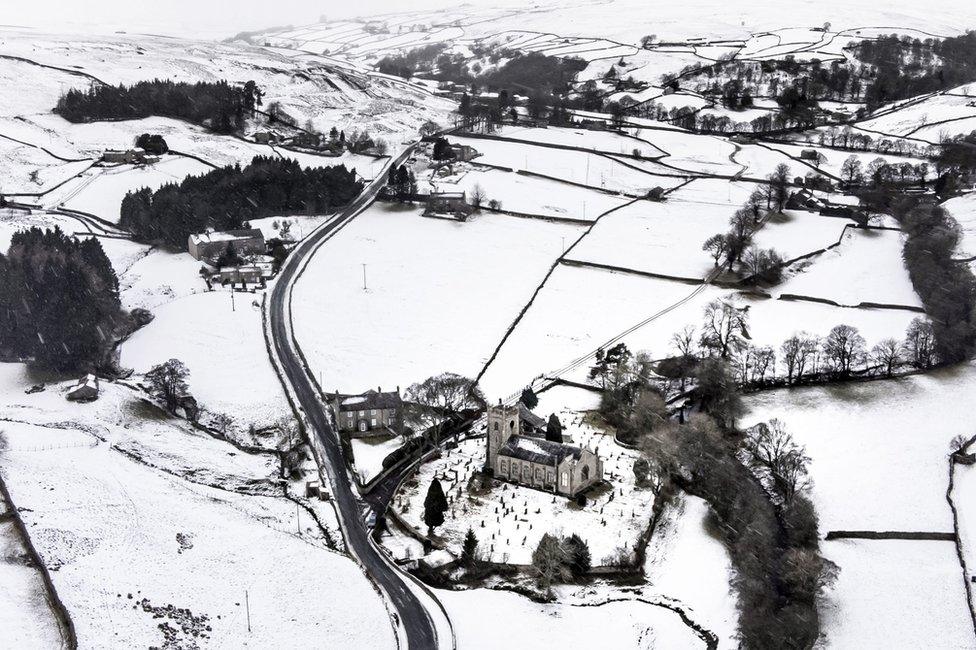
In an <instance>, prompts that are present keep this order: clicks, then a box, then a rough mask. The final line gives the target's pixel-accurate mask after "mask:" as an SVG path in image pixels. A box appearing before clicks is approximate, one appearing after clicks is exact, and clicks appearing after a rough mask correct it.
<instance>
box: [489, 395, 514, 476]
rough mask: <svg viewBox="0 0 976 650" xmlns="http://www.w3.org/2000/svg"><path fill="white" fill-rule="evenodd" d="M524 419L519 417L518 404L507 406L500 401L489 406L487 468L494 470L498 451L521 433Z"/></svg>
mask: <svg viewBox="0 0 976 650" xmlns="http://www.w3.org/2000/svg"><path fill="white" fill-rule="evenodd" d="M521 433H522V421H521V418H520V417H519V407H518V404H516V405H514V406H505V405H503V404H502V403H501V400H499V402H498V406H489V407H488V435H487V436H485V439H486V440H487V444H488V449H487V450H486V453H485V469H487V470H490V471H494V469H495V458H496V457H497V456H498V451H499V450H500V449H501V448H502V447H503V446H504V445H505V443H506V442H508V439H509V438H511V437H512V436H517V435H521Z"/></svg>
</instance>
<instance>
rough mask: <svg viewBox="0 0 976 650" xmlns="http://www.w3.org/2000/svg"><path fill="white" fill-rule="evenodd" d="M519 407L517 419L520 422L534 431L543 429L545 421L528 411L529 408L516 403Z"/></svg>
mask: <svg viewBox="0 0 976 650" xmlns="http://www.w3.org/2000/svg"><path fill="white" fill-rule="evenodd" d="M518 407H519V417H520V418H522V421H523V422H525V423H526V424H528V425H529V426H531V427H533V428H535V429H545V428H546V421H545V420H544V419H542V418H540V417H539V416H538V415H536V414H535V413H533V412H532V411H530V410H529V408H528V407H527V406H526V405H525V404H523V403H522V402H519V403H518Z"/></svg>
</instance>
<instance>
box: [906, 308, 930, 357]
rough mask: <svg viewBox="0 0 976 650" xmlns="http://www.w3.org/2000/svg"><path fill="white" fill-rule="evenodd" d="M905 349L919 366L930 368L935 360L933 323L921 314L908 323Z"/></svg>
mask: <svg viewBox="0 0 976 650" xmlns="http://www.w3.org/2000/svg"><path fill="white" fill-rule="evenodd" d="M905 349H906V351H907V352H908V357H909V360H910V361H911V362H912V363H913V364H915V366H916V367H917V368H930V367H931V366H932V364H933V363H934V362H935V332H934V330H933V329H932V323H931V322H930V321H928V320H927V319H925V318H922V317H921V316H918V317H916V318H915V319H913V320H912V322H911V323H909V325H908V330H907V332H906V333H905Z"/></svg>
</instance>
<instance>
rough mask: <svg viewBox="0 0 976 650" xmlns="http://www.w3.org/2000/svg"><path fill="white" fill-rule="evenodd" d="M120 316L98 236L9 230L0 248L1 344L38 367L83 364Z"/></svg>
mask: <svg viewBox="0 0 976 650" xmlns="http://www.w3.org/2000/svg"><path fill="white" fill-rule="evenodd" d="M122 320H123V313H122V310H121V307H120V303H119V283H118V279H117V278H116V276H115V271H114V270H113V269H112V264H111V263H110V262H109V260H108V257H106V256H105V252H104V251H103V250H102V245H101V244H100V243H99V242H98V240H97V239H94V238H90V239H85V240H82V241H78V240H77V239H75V238H74V237H69V236H67V235H65V234H64V233H63V232H61V230H60V229H58V228H55V229H54V230H41V229H40V228H31V229H30V230H26V231H21V232H18V233H16V234H14V236H13V239H12V240H11V243H10V249H9V250H8V252H7V254H6V255H0V351H2V353H3V354H4V356H7V357H13V358H33V359H34V361H35V362H36V363H37V364H38V365H39V366H41V367H45V368H53V369H56V370H65V371H67V370H90V369H91V368H92V367H93V366H95V365H96V364H97V363H98V362H99V360H100V359H102V357H103V355H104V353H105V352H106V351H107V350H108V349H109V348H110V347H111V345H112V342H113V340H114V333H115V331H116V330H117V329H118V326H119V325H120V323H121V322H122Z"/></svg>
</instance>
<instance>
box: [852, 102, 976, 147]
mask: <svg viewBox="0 0 976 650" xmlns="http://www.w3.org/2000/svg"><path fill="white" fill-rule="evenodd" d="M876 113H879V115H877V117H873V118H870V119H867V120H865V121H863V122H858V124H857V126H859V127H861V128H863V129H865V130H868V131H872V132H880V133H883V134H886V135H889V136H903V137H912V138H917V139H920V140H925V141H927V142H931V143H938V142H939V140H940V137H941V135H942V134H945V135H948V136H954V135H957V134H965V133H969V132H970V131H972V130H973V124H974V122H976V106H974V105H973V99H972V98H971V97H960V96H956V95H941V94H936V95H933V96H932V97H929V98H928V99H925V100H923V101H920V102H916V103H912V104H911V105H908V106H903V107H901V108H898V109H896V110H889V108H888V107H882V108H880V109H879V110H878V111H876ZM964 118H974V119H964Z"/></svg>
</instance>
